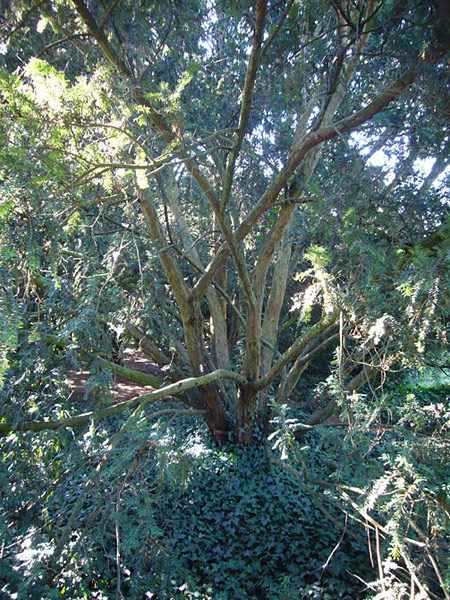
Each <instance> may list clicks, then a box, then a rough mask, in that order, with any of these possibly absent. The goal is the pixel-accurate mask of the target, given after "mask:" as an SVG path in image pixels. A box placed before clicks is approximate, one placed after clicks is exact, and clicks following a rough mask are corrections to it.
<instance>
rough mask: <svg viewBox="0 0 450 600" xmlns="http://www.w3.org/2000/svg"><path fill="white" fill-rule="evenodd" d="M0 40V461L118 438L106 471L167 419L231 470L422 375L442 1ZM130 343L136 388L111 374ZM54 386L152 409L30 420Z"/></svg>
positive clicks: (89, 15)
mask: <svg viewBox="0 0 450 600" xmlns="http://www.w3.org/2000/svg"><path fill="white" fill-rule="evenodd" d="M0 23H1V35H2V40H3V41H2V42H1V45H0V64H1V70H0V78H1V86H0V95H1V103H0V115H1V121H0V127H1V130H0V135H1V142H2V144H1V149H0V178H1V181H2V193H1V200H0V202H1V204H0V219H1V229H0V239H1V247H2V254H1V263H0V281H1V287H0V314H1V319H2V324H3V326H2V332H1V334H0V335H1V339H2V347H1V350H0V369H1V374H2V377H3V396H4V398H5V399H6V400H5V401H4V403H3V405H2V408H1V413H0V419H1V421H0V434H1V435H4V436H6V435H8V434H10V433H11V432H27V431H31V432H39V431H46V430H49V431H59V430H61V429H64V428H69V429H73V428H75V429H76V428H77V427H78V426H80V425H83V424H89V423H97V422H100V421H101V420H106V419H108V418H117V416H118V415H119V416H120V419H119V423H120V426H119V429H118V432H116V433H115V435H114V436H113V437H112V438H111V439H110V440H109V446H108V447H109V448H110V450H111V451H112V450H113V449H114V448H115V447H116V446H117V444H119V442H120V440H121V439H122V436H123V435H125V433H126V432H128V431H129V430H130V428H133V427H137V428H138V425H137V423H138V421H139V418H140V417H141V415H142V414H145V415H146V418H147V419H148V420H151V419H153V418H157V417H158V416H159V415H160V412H161V410H167V411H168V412H169V413H170V411H172V413H171V414H180V415H182V416H180V419H182V418H183V415H186V414H187V415H188V416H187V417H186V418H187V419H188V420H189V419H190V418H192V417H190V416H189V415H195V418H200V419H204V421H205V423H206V425H207V427H208V430H209V433H210V435H211V438H212V440H213V441H214V442H215V443H216V444H218V445H219V446H221V445H224V444H238V445H242V446H246V445H249V444H251V442H252V441H254V440H255V439H258V440H262V441H264V440H267V439H268V438H269V439H270V436H271V435H273V432H274V428H275V429H276V427H275V426H274V418H275V420H276V418H278V417H279V414H280V410H283V407H286V406H289V405H290V404H291V403H295V404H296V406H297V407H299V408H300V410H301V411H302V415H303V421H304V422H303V424H300V425H299V426H298V427H297V431H296V432H295V435H296V436H297V437H301V436H302V435H304V433H305V431H309V429H308V428H312V427H314V426H315V425H316V424H318V423H320V422H323V421H324V419H326V418H327V417H330V416H331V415H333V414H334V413H336V412H338V413H339V411H341V410H342V407H343V406H346V405H347V404H348V403H349V402H357V392H358V390H360V388H362V386H364V385H366V384H368V383H369V384H370V382H372V384H371V385H373V386H374V387H377V386H378V385H379V384H384V382H385V380H386V378H388V377H389V375H390V373H391V372H392V373H396V372H398V371H399V370H402V369H404V368H406V367H411V366H415V367H417V366H420V365H426V364H433V365H436V364H444V363H445V362H446V360H447V359H446V357H447V356H448V333H449V332H448V330H449V308H450V306H449V297H448V289H449V286H450V278H449V273H450V270H449V260H450V256H449V239H450V235H449V233H450V221H449V212H448V192H449V178H450V158H449V156H450V155H449V149H450V134H449V110H450V109H449V107H450V82H449V68H448V51H449V50H450V10H449V5H448V2H447V1H446V0H434V1H432V2H425V1H419V2H412V1H409V0H405V1H402V2H395V1H391V0H355V1H353V0H336V1H335V0H315V1H310V0H302V1H300V0H287V1H281V2H278V1H275V0H274V1H273V2H268V1H267V0H259V1H257V2H248V1H244V0H242V1H239V2H237V1H235V0H221V1H218V2H213V1H210V0H179V1H178V0H177V2H173V1H172V0H164V1H152V0H145V1H143V2H132V1H128V0H123V1H120V2H118V1H114V0H112V1H111V2H109V3H107V2H103V1H102V0H89V1H87V0H48V1H44V2H38V1H37V0H34V1H33V2H23V1H22V0H17V1H16V0H14V1H13V2H9V3H2V6H1V8H0ZM133 340H134V341H135V342H136V343H137V344H138V345H139V348H140V349H141V350H142V351H143V352H145V353H146V355H147V356H148V358H149V362H151V363H152V364H154V365H156V366H158V367H159V369H158V370H157V372H156V375H155V376H151V377H150V376H148V377H147V379H145V380H143V378H142V374H140V373H138V372H133V371H132V370H131V369H127V370H126V368H125V367H124V366H123V365H121V364H120V355H121V348H123V347H125V346H126V345H127V344H130V343H131V341H133ZM37 357H38V358H37ZM68 365H72V366H73V365H76V366H79V365H88V366H89V367H90V369H91V372H92V373H93V377H92V386H96V387H97V388H98V389H104V390H107V388H108V386H109V384H110V382H111V379H112V377H111V373H116V374H120V375H125V376H126V377H128V378H130V379H131V380H135V381H141V382H143V383H145V384H148V385H149V386H150V387H151V388H152V389H153V391H152V390H149V393H148V394H145V395H143V396H139V397H136V398H133V399H132V400H127V401H123V402H119V403H108V402H106V404H103V405H98V404H96V403H95V402H94V403H93V404H92V405H91V406H83V407H82V409H81V408H80V406H78V405H77V404H76V403H72V404H70V402H68V401H58V402H55V401H54V399H55V397H57V398H66V400H67V390H66V389H65V384H64V376H63V375H62V373H63V372H64V369H65V368H67V366H68ZM311 374H315V376H316V379H317V380H321V385H320V386H318V387H317V388H316V389H315V390H314V393H315V398H314V401H311V398H312V393H311V392H312V390H311V389H309V390H305V385H304V384H303V381H304V380H305V377H310V376H311ZM306 381H310V380H309V379H307V380H306ZM169 397H170V398H171V399H172V400H173V398H175V399H176V401H177V402H178V404H177V405H176V407H175V408H173V407H172V405H170V407H172V408H167V409H165V408H164V407H162V408H161V406H160V405H159V404H157V407H158V408H157V409H155V410H154V411H153V412H152V408H151V407H152V406H153V405H154V404H155V403H157V402H159V401H160V400H161V399H164V398H169ZM130 411H131V412H130ZM130 415H131V416H130ZM277 415H278V416H277ZM49 435H50V434H49ZM127 435H128V434H127ZM273 460H274V461H276V460H278V459H276V458H273ZM86 489H89V486H88V487H87V488H86ZM74 513H75V511H74ZM74 518H76V517H74ZM69 530H70V527H69V526H68V529H67V532H69ZM64 535H65V534H64ZM64 535H62V537H61V539H60V541H59V542H58V543H59V547H61V548H62V546H63V542H64V543H65V542H66V541H67V538H65V537H64ZM67 535H69V534H68V533H67Z"/></svg>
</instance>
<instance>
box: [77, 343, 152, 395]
mask: <svg viewBox="0 0 450 600" xmlns="http://www.w3.org/2000/svg"><path fill="white" fill-rule="evenodd" d="M123 363H124V366H125V367H128V368H130V369H134V370H135V371H141V372H142V373H149V374H150V375H154V376H158V375H160V374H161V371H160V370H159V368H158V367H157V366H156V365H155V364H154V363H152V362H151V359H150V358H149V357H148V356H146V355H145V354H144V353H143V352H141V351H139V350H135V349H132V348H128V349H127V350H125V352H124V356H123ZM90 376H91V373H90V372H89V371H75V370H73V371H69V377H70V381H71V387H72V395H73V396H74V397H76V398H84V394H85V392H86V382H87V380H88V379H89V377H90ZM152 389H153V388H151V387H149V386H143V385H141V384H139V383H133V382H132V381H128V380H127V379H123V378H122V377H117V375H115V376H114V385H113V387H112V389H111V392H112V394H113V397H114V400H115V401H116V402H118V401H120V400H129V399H130V398H134V397H135V396H140V395H141V394H147V393H148V392H150V391H151V390H152Z"/></svg>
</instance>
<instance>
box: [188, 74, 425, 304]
mask: <svg viewBox="0 0 450 600" xmlns="http://www.w3.org/2000/svg"><path fill="white" fill-rule="evenodd" d="M417 74H418V73H417V69H416V68H415V67H411V68H410V69H409V70H408V71H407V72H406V73H404V74H403V75H402V76H401V77H399V79H398V80H397V81H396V82H395V83H393V84H392V85H391V86H390V87H389V88H387V89H386V90H385V91H384V92H381V93H380V94H379V95H378V96H377V97H376V98H375V100H373V101H372V102H370V103H369V104H368V106H366V107H365V108H363V109H361V110H360V111H358V112H356V113H355V114H353V115H351V116H349V117H346V118H345V119H342V120H340V121H338V122H337V123H335V124H333V125H330V126H329V127H324V128H322V129H319V130H318V131H314V132H312V133H310V134H309V135H308V136H306V138H304V140H303V141H301V143H300V144H299V146H297V147H295V148H294V149H293V151H292V152H291V155H290V157H289V158H288V160H287V162H286V164H285V166H284V167H283V169H282V170H281V171H280V173H278V175H277V176H276V177H275V179H274V180H273V181H272V183H271V184H270V185H269V187H268V188H267V190H266V191H265V193H264V194H263V195H262V196H261V198H260V199H259V201H258V202H257V203H256V204H255V206H254V208H253V209H252V210H251V211H250V212H249V213H248V215H247V216H246V218H245V219H244V220H243V221H242V223H241V224H240V225H239V227H238V228H237V230H236V232H235V239H236V241H237V243H240V242H242V241H243V240H244V238H245V237H246V236H247V235H248V234H249V232H250V231H251V230H252V228H253V227H254V225H255V224H256V223H257V221H258V219H259V218H260V216H261V215H262V214H263V213H264V212H265V211H266V210H268V209H269V208H270V207H271V205H272V204H273V202H275V201H276V199H277V197H278V194H279V193H280V192H281V190H282V189H283V188H284V186H285V185H286V184H287V182H288V180H289V178H290V177H291V176H292V175H293V173H294V171H295V170H296V168H297V167H298V166H299V165H300V163H301V162H302V160H303V159H304V158H305V156H306V154H307V152H309V150H311V149H312V148H315V147H316V146H318V145H319V144H322V143H323V142H325V141H328V140H331V139H333V138H335V137H337V136H339V135H342V134H344V133H347V132H349V131H352V130H353V129H356V127H359V125H362V124H363V123H365V122H366V121H369V120H370V119H372V118H373V117H374V116H375V115H376V114H377V113H379V112H380V111H381V110H382V109H383V108H384V107H385V106H387V105H388V104H390V103H391V102H393V101H394V100H395V99H396V98H398V96H400V94H401V93H402V92H403V91H404V90H405V89H406V88H408V87H409V86H410V85H411V84H412V83H413V81H414V80H415V79H416V77H417ZM228 252H229V251H228V249H227V247H226V245H225V244H224V245H223V246H221V248H219V250H218V251H217V253H216V254H215V256H214V257H213V259H212V260H211V262H210V263H209V265H208V266H207V267H206V269H205V272H204V273H203V275H202V277H201V278H200V279H199V280H198V282H197V283H196V285H195V287H194V290H193V293H194V295H195V296H202V295H204V293H205V290H206V289H207V287H208V286H209V285H210V283H211V281H212V280H213V278H214V276H215V274H216V272H217V270H218V269H219V268H220V267H221V266H222V265H223V263H224V261H225V259H226V257H227V256H228Z"/></svg>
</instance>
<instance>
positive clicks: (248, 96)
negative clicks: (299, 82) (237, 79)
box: [220, 0, 267, 212]
mask: <svg viewBox="0 0 450 600" xmlns="http://www.w3.org/2000/svg"><path fill="white" fill-rule="evenodd" d="M266 10H267V0H260V1H259V2H258V5H257V7H256V19H255V31H254V35H253V44H252V50H251V54H250V59H249V62H248V67H247V75H246V77H245V83H244V89H243V92H242V104H241V112H240V115H239V124H238V129H237V132H236V135H235V139H234V142H233V147H232V149H231V152H230V154H229V155H228V161H227V167H226V171H225V180H224V186H223V192H222V199H221V202H220V210H221V211H222V212H223V211H224V210H225V208H226V205H227V203H228V200H229V198H230V192H231V184H232V183H233V175H234V168H235V165H236V160H237V157H238V155H239V152H240V150H241V146H242V141H243V139H244V135H245V132H246V130H247V125H248V118H249V116H250V110H251V106H252V98H253V91H254V89H255V77H256V71H257V69H258V66H259V58H260V52H261V42H262V36H263V31H264V21H265V17H266Z"/></svg>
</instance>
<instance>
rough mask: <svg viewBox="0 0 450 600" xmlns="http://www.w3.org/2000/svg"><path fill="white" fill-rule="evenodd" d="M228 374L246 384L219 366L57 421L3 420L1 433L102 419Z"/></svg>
mask: <svg viewBox="0 0 450 600" xmlns="http://www.w3.org/2000/svg"><path fill="white" fill-rule="evenodd" d="M225 377H227V378H229V379H232V380H233V381H236V382H237V383H239V384H241V385H245V383H246V381H245V379H244V378H243V377H242V375H239V373H234V372H233V371H227V370H226V369H217V370H216V371H213V372H212V373H208V374H206V375H202V376H201V377H189V378H187V379H183V380H181V381H178V382H177V383H171V384H170V385H167V386H165V387H163V388H161V389H159V390H156V391H154V392H150V393H148V394H143V395H142V396H137V397H136V398H131V400H125V401H123V402H118V403H117V404H113V405H112V406H108V407H107V408H102V409H100V410H97V411H91V412H87V413H82V414H80V415H75V416H73V417H66V418H63V419H56V420H54V421H26V422H25V423H19V424H17V425H15V424H13V423H0V435H8V434H9V433H10V432H12V431H44V430H47V429H51V430H56V429H62V428H65V427H75V426H77V425H83V424H85V423H89V422H91V421H98V420H100V419H105V418H107V417H112V416H114V415H118V414H120V413H122V412H123V411H125V410H129V409H132V408H135V407H137V406H141V407H142V408H144V406H146V405H147V404H150V403H152V402H156V401H157V400H161V399H163V398H167V397H168V396H173V395H176V394H181V393H182V392H184V391H186V390H189V389H192V388H197V387H202V386H206V385H211V383H212V382H214V381H216V380H217V379H223V378H225ZM193 414H194V413H193Z"/></svg>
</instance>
